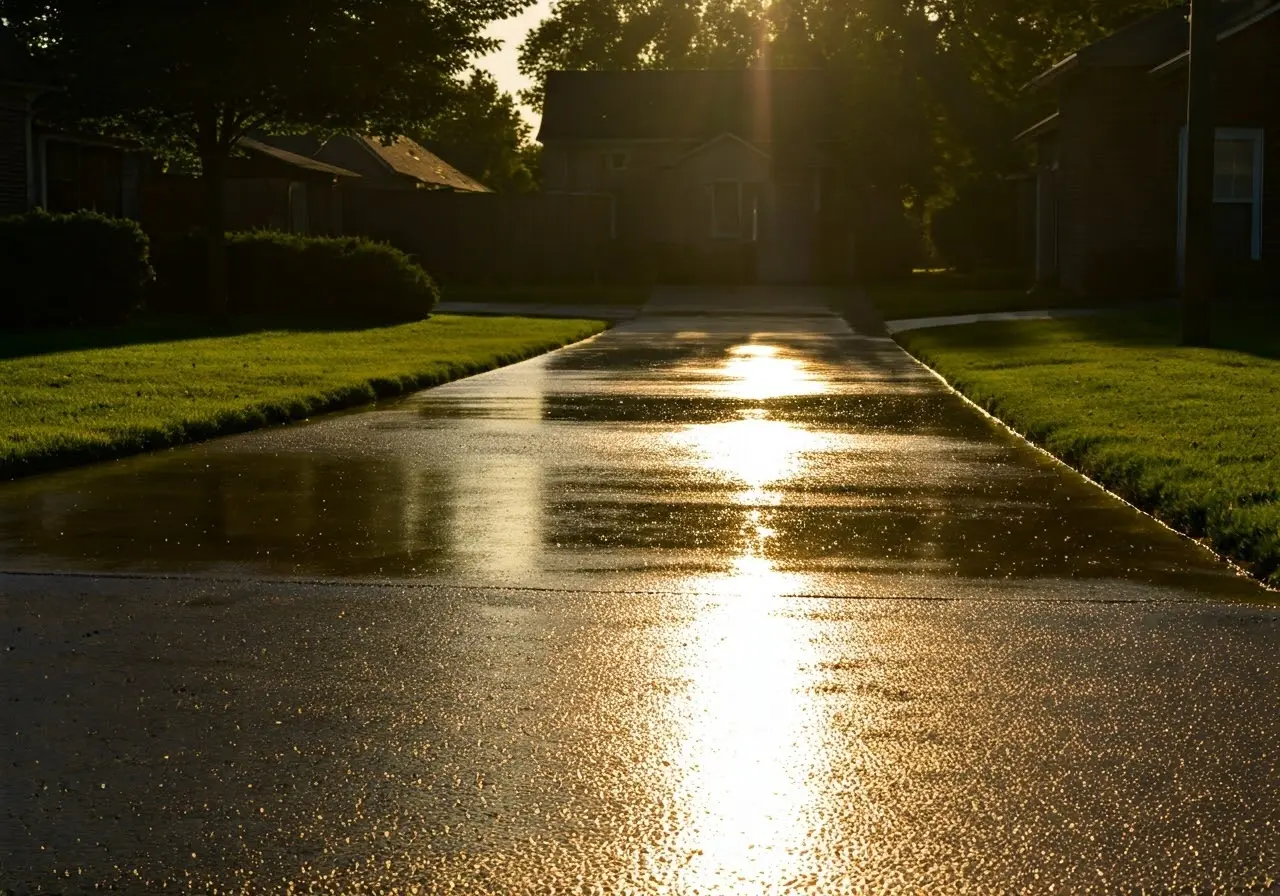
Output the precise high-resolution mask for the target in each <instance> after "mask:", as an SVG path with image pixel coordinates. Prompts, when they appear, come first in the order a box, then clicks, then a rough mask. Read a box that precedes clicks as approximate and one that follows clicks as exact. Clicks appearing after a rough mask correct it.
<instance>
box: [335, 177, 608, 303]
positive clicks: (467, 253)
mask: <svg viewBox="0 0 1280 896" xmlns="http://www.w3.org/2000/svg"><path fill="white" fill-rule="evenodd" d="M613 214H614V211H613V199H612V197H610V196H607V195H601V194H571V193H532V194H527V195H511V194H500V193H446V192H437V191H424V190H406V191H390V190H386V191H383V190H369V189H362V188H358V187H356V188H352V189H348V190H345V191H344V194H343V230H344V231H345V232H346V233H347V234H352V235H360V236H368V237H371V238H373V239H377V240H384V241H386V242H388V243H391V244H392V245H394V246H397V247H399V248H400V249H403V250H404V251H405V252H408V253H409V254H410V255H412V256H414V257H415V258H416V259H417V260H418V262H419V263H420V264H421V265H422V266H423V267H424V268H426V269H427V271H429V272H430V273H431V275H432V276H433V277H435V278H436V279H438V280H441V281H443V282H446V283H448V282H455V283H581V282H594V281H599V280H603V279H608V277H609V275H610V273H611V265H612V261H613V255H614V242H615V241H614V218H613Z"/></svg>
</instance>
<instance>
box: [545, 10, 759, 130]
mask: <svg viewBox="0 0 1280 896" xmlns="http://www.w3.org/2000/svg"><path fill="white" fill-rule="evenodd" d="M764 28H765V6H764V3H763V0H560V2H558V3H556V4H555V5H554V6H552V8H551V15H549V16H548V17H547V18H545V19H543V20H542V21H541V22H539V23H538V25H536V26H535V27H534V28H533V30H532V31H530V32H529V35H528V37H526V38H525V40H524V43H522V44H521V45H520V70H521V72H523V73H524V74H525V75H527V76H529V77H530V78H532V79H533V80H534V87H533V88H532V89H531V90H529V91H527V92H526V93H525V94H523V99H525V101H526V102H528V103H529V104H530V105H532V106H534V107H535V108H541V106H542V84H543V82H544V81H545V79H546V74H547V72H550V71H555V70H557V69H594V70H619V71H626V70H633V69H700V68H742V67H745V66H746V65H748V64H750V63H751V62H753V61H754V60H755V59H757V58H758V57H759V55H760V51H761V48H762V46H763V38H764V30H763V29H764Z"/></svg>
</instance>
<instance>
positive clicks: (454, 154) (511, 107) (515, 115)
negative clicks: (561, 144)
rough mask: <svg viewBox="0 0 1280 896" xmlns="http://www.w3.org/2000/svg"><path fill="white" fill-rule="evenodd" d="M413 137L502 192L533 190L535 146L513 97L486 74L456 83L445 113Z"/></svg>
mask: <svg viewBox="0 0 1280 896" xmlns="http://www.w3.org/2000/svg"><path fill="white" fill-rule="evenodd" d="M409 133H410V135H411V136H413V137H414V138H415V139H417V140H418V142H420V143H422V144H423V145H424V146H426V147H427V148H428V149H430V150H431V151H432V152H434V153H436V154H437V155H439V156H440V157H441V158H443V159H445V160H446V161H448V162H449V164H451V165H453V166H455V167H456V168H458V169H459V170H460V171H462V172H464V173H466V174H468V175H470V176H472V177H474V178H476V180H478V181H480V182H481V183H483V184H484V185H485V186H487V187H489V188H490V189H493V190H496V191H498V192H500V193H502V192H509V193H525V192H529V191H530V190H533V189H534V188H535V187H536V186H537V172H538V146H537V144H535V143H533V142H531V139H530V138H531V137H532V133H533V129H532V128H531V127H530V126H529V123H528V122H527V121H525V120H524V118H523V117H522V116H521V114H520V109H519V108H518V107H517V106H516V101H515V99H514V98H513V97H512V96H511V94H509V93H506V92H505V91H502V90H500V89H499V87H498V82H497V81H495V80H494V79H493V76H492V75H490V74H489V73H488V72H485V71H481V70H478V69H477V70H474V71H472V72H471V75H470V77H469V78H467V79H466V80H465V81H459V82H458V83H457V86H456V90H455V91H454V92H453V93H452V94H451V96H450V98H449V102H448V103H447V105H446V106H445V108H444V110H443V111H442V112H441V113H440V114H438V115H437V116H436V117H435V118H433V119H432V120H431V121H430V122H429V123H427V124H426V125H425V126H424V127H422V128H421V129H420V130H417V131H410V132H409Z"/></svg>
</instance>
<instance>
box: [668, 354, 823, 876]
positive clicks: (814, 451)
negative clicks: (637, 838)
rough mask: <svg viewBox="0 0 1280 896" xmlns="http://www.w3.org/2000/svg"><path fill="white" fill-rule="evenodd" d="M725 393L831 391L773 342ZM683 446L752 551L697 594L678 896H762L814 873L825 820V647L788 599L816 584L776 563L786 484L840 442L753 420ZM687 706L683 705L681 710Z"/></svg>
mask: <svg viewBox="0 0 1280 896" xmlns="http://www.w3.org/2000/svg"><path fill="white" fill-rule="evenodd" d="M720 372H721V373H723V374H724V376H725V379H724V380H723V381H722V382H719V383H717V384H716V386H715V388H716V389H717V390H718V391H721V392H722V394H724V395H726V396H732V397H736V398H746V399H748V400H755V399H765V398H772V397H781V396H788V395H797V394H815V393H818V392H821V391H823V390H824V388H825V384H824V383H823V382H822V381H820V380H817V379H814V378H813V377H812V375H811V374H810V373H809V371H808V370H807V369H806V368H805V366H804V365H803V364H801V363H800V362H798V361H794V360H792V359H789V358H785V357H780V356H779V355H778V352H777V350H776V349H775V348H774V347H772V346H768V345H742V346H738V347H737V348H736V349H734V350H733V351H731V352H730V357H729V359H728V360H727V361H726V362H724V364H723V366H722V367H721V368H720ZM670 438H671V440H672V441H673V442H674V444H676V445H677V446H679V447H681V448H683V449H685V450H686V451H687V452H688V458H689V462H690V463H691V464H693V465H695V466H696V467H698V468H699V469H701V470H702V471H704V472H707V473H711V474H713V475H714V476H715V477H717V478H718V479H721V480H724V481H725V482H726V483H727V484H730V485H731V486H733V487H735V488H737V491H736V493H735V495H734V502H735V503H736V504H738V505H740V506H742V518H741V523H740V532H741V535H740V541H739V544H738V547H737V549H736V552H735V553H734V555H733V556H732V557H731V558H730V559H729V561H728V564H727V567H726V568H725V569H723V570H721V571H719V572H717V573H712V574H707V575H702V576H697V577H696V578H694V579H691V580H690V582H689V583H688V587H689V590H691V591H693V592H695V593H699V594H703V595H707V596H708V597H709V598H710V601H711V602H710V603H709V604H708V605H707V606H706V608H705V609H704V611H703V612H701V613H699V614H698V617H697V621H696V622H695V623H694V626H693V629H694V630H693V631H692V632H691V634H692V635H693V637H692V638H691V639H689V642H688V647H687V648H685V649H684V650H683V651H682V655H681V657H680V660H681V665H682V667H683V668H682V670H681V674H682V676H683V677H684V678H686V679H687V680H688V681H689V682H690V683H691V686H690V690H689V692H688V693H687V694H686V695H684V696H683V697H679V698H676V699H677V700H687V701H688V703H687V705H686V704H681V705H682V706H683V708H684V711H680V710H679V709H677V711H675V712H673V713H672V716H671V717H672V718H673V719H674V720H677V721H676V725H677V727H678V729H679V730H678V731H677V732H675V733H674V736H673V737H672V739H671V746H670V750H671V753H672V755H671V756H670V757H669V761H670V766H669V767H670V769H671V777H672V782H671V786H672V789H673V791H674V793H675V796H676V802H677V804H678V805H679V806H680V807H681V815H682V816H683V819H684V824H682V825H681V827H680V829H679V830H678V831H677V832H676V833H674V834H673V842H672V844H671V852H672V853H673V854H674V856H675V857H676V860H677V861H678V862H680V863H681V864H680V865H679V867H678V870H676V871H675V874H674V876H673V877H674V881H675V883H676V885H677V889H679V890H680V891H682V892H683V891H687V892H707V891H719V890H720V889H722V888H728V889H733V890H739V891H741V892H763V891H766V890H769V889H770V888H772V887H776V886H777V885H779V884H781V883H782V882H783V881H785V880H787V878H788V877H790V876H791V873H792V872H793V871H794V869H795V868H796V867H797V866H798V865H803V864H804V862H803V860H802V856H801V854H802V853H803V851H804V850H805V844H806V841H807V839H808V836H809V833H810V827H811V825H810V821H811V819H812V817H813V816H814V815H815V814H816V811H817V808H818V807H817V806H816V804H815V801H816V795H815V793H814V789H813V788H812V786H811V781H813V780H814V779H815V778H816V777H818V776H822V775H824V774H826V768H827V766H828V765H829V760H828V758H827V757H826V755H825V754H826V750H825V747H824V744H823V741H822V739H821V737H820V732H821V730H822V726H821V725H815V724H814V719H813V718H812V713H813V712H814V711H815V709H814V704H813V702H812V701H810V700H806V699H804V692H805V691H806V690H807V689H809V688H810V687H813V686H814V685H815V684H816V683H817V679H816V676H817V675H818V674H819V673H817V672H815V669H817V667H818V665H819V664H818V662H817V656H816V652H817V650H818V647H817V646H816V645H815V644H814V643H813V642H812V639H811V637H810V632H809V631H808V629H806V628H805V626H804V623H803V621H801V620H797V619H796V618H794V616H792V615H788V614H786V613H783V612H781V611H782V609H783V607H784V605H783V603H782V602H781V601H779V600H778V598H779V597H781V596H783V595H789V594H803V593H805V592H806V591H807V590H808V583H809V579H810V578H811V577H810V576H808V575H805V574H802V573H794V572H788V571H785V570H782V569H779V568H778V566H777V562H778V561H777V559H776V558H775V557H771V556H770V554H771V551H770V545H771V542H772V541H773V540H774V538H775V536H776V534H777V533H776V532H775V530H774V528H773V527H772V526H771V525H770V515H771V514H772V512H773V511H772V508H773V507H775V506H777V505H780V504H781V503H783V501H784V500H785V491H784V490H783V486H785V485H786V484H787V483H788V482H790V481H792V480H795V479H797V478H799V477H801V476H803V475H804V474H805V473H806V472H807V471H808V470H809V468H810V467H811V465H812V464H813V463H814V459H815V456H816V455H818V454H820V453H821V452H823V451H828V450H830V449H831V444H830V438H829V437H828V436H826V435H824V434H822V433H816V432H812V431H810V430H808V429H805V428H804V427H803V426H798V425H796V424H794V423H789V422H784V421H781V420H772V419H769V416H768V414H767V412H766V411H765V410H763V409H749V410H745V411H743V412H742V413H741V416H740V417H739V419H737V420H730V421H725V422H721V423H712V424H705V425H695V426H689V427H686V428H684V429H683V430H681V431H679V432H676V433H673V434H672V435H671V437H670ZM673 709H675V707H673Z"/></svg>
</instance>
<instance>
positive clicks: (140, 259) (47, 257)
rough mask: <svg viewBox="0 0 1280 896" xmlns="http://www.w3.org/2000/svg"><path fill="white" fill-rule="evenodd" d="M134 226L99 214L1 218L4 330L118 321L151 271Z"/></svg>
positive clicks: (138, 302) (0, 319) (142, 291)
mask: <svg viewBox="0 0 1280 896" xmlns="http://www.w3.org/2000/svg"><path fill="white" fill-rule="evenodd" d="M149 252H150V247H149V242H148V240H147V235H146V234H145V233H143V232H142V228H140V227H139V226H138V224H137V222H135V221H130V220H128V219H126V218H110V217H107V216H106V215H102V214H98V213H97V212H75V213H73V214H65V215H51V214H49V213H47V212H43V211H33V212H28V213H26V214H22V215H13V216H10V217H5V218H0V283H3V284H4V289H3V298H0V326H3V327H6V328H16V329H26V328H33V327H69V326H94V325H108V324H120V323H124V322H125V321H126V320H128V318H129V316H130V315H131V314H132V313H133V312H134V311H136V310H138V309H139V308H141V307H142V304H143V301H144V299H145V296H146V287H147V284H148V283H149V282H151V280H152V278H153V276H154V274H153V271H152V269H151V264H150V262H149Z"/></svg>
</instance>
